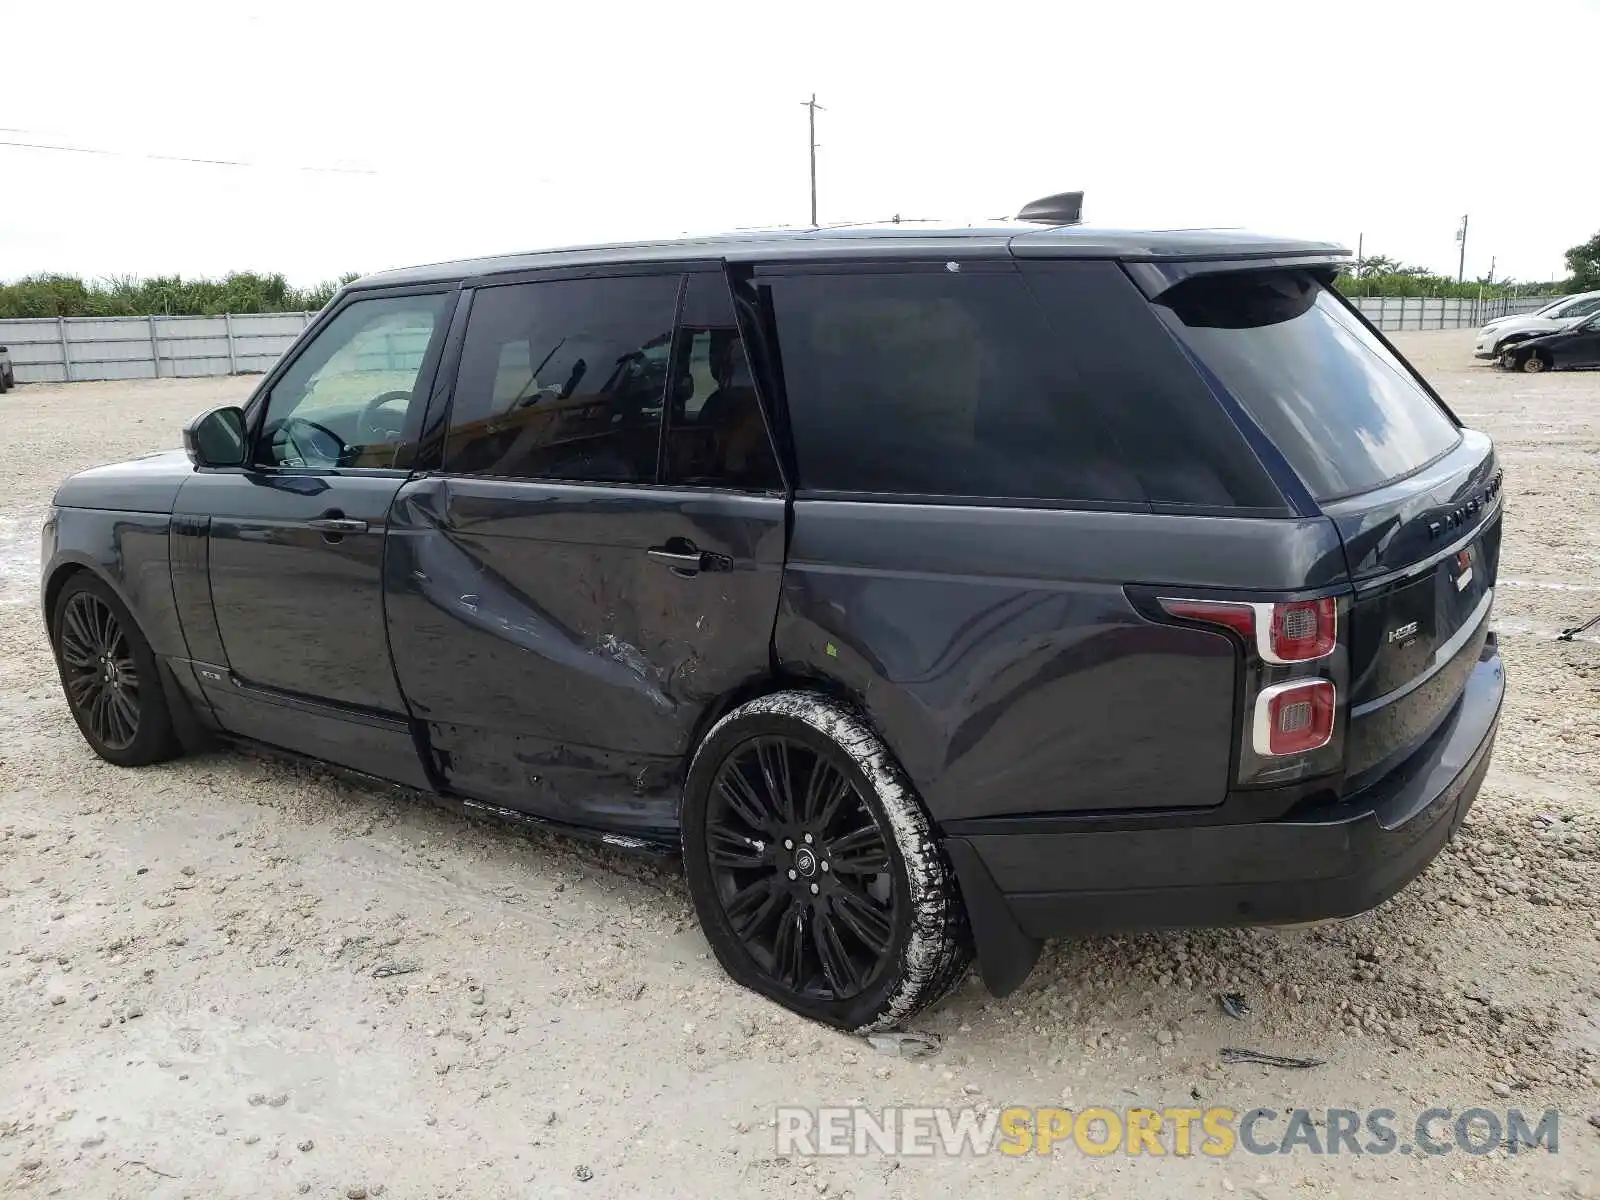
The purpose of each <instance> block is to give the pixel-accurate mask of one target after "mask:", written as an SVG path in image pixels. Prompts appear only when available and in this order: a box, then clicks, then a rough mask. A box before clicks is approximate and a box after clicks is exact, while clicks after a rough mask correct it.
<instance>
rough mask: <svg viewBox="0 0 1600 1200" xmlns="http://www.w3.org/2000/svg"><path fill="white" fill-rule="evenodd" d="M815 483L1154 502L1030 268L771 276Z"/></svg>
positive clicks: (807, 465)
mask: <svg viewBox="0 0 1600 1200" xmlns="http://www.w3.org/2000/svg"><path fill="white" fill-rule="evenodd" d="M762 287H763V290H766V291H767V292H768V295H769V297H770V302H771V304H772V309H773V314H774V317H775V319H776V323H777V329H778V341H779V353H780V357H781V360H782V367H783V376H784V383H785V388H786V390H787V393H788V400H789V420H790V424H791V426H792V429H793V433H794V444H795V456H796V459H797V460H798V462H797V465H798V467H799V472H800V485H801V486H802V487H805V488H808V489H815V490H822V491H847V492H873V493H886V494H898V495H912V496H917V495H921V496H961V497H969V496H970V497H987V498H1000V499H1007V498H1011V499H1044V500H1065V501H1074V500H1076V501H1090V502H1094V501H1099V502H1111V503H1134V504H1138V503H1142V501H1143V494H1142V492H1141V491H1140V489H1139V486H1138V483H1137V481H1136V480H1135V479H1134V478H1133V476H1132V475H1131V474H1130V472H1129V471H1128V470H1127V468H1126V467H1125V466H1124V465H1123V464H1122V461H1121V457H1120V455H1119V454H1118V453H1117V450H1116V447H1115V445H1114V444H1113V442H1112V439H1111V437H1110V435H1109V434H1108V433H1107V432H1106V430H1105V428H1104V427H1103V425H1102V424H1101V422H1100V421H1099V420H1098V419H1097V418H1096V416H1095V414H1094V412H1093V410H1092V406H1091V405H1090V404H1089V403H1088V402H1087V399H1086V397H1085V396H1084V394H1083V389H1082V386H1081V384H1080V383H1079V381H1078V380H1077V379H1076V377H1075V376H1074V375H1073V374H1072V372H1071V371H1070V368H1069V366H1068V364H1066V363H1065V362H1064V361H1063V360H1062V357H1061V355H1060V354H1059V353H1058V351H1057V347H1056V345H1055V342H1054V339H1053V337H1052V335H1051V331H1050V328H1049V325H1048V323H1047V322H1046V321H1045V319H1044V314H1043V313H1042V312H1041V311H1040V310H1039V306H1038V305H1037V304H1036V303H1035V302H1034V300H1033V298H1032V296H1031V295H1030V294H1029V292H1028V289H1027V288H1026V286H1025V285H1024V284H1023V282H1022V279H1021V277H1020V276H1018V275H1017V274H1016V273H1015V271H1013V270H1010V269H1003V270H993V269H990V270H982V269H975V268H973V267H971V266H968V267H967V268H965V269H961V270H957V271H950V270H947V269H946V268H945V266H944V264H934V266H933V269H910V268H908V269H907V270H906V271H904V272H901V271H898V270H892V271H870V272H862V273H841V274H815V275H810V274H806V275H784V276H779V277H776V278H772V279H764V280H762Z"/></svg>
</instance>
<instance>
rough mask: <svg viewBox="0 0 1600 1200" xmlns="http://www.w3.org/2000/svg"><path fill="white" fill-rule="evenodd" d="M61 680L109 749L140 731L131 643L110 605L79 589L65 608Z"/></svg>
mask: <svg viewBox="0 0 1600 1200" xmlns="http://www.w3.org/2000/svg"><path fill="white" fill-rule="evenodd" d="M59 653H60V656H61V676H62V683H63V684H64V685H65V687H66V689H67V700H68V702H69V703H70V704H71V705H72V707H73V710H74V711H75V712H76V713H79V714H81V715H82V720H83V721H84V722H86V723H87V724H88V726H89V729H90V731H91V732H92V733H93V734H94V737H95V740H96V741H98V742H99V743H100V744H101V745H102V746H104V747H105V748H106V749H108V750H113V751H115V750H126V749H127V748H128V747H129V746H131V745H133V740H134V738H136V737H138V736H139V708H140V692H141V688H142V687H143V686H144V681H141V679H140V678H139V667H138V664H137V663H135V662H134V660H133V647H132V646H130V645H129V643H128V637H127V634H126V633H125V632H123V628H122V622H121V621H119V620H118V619H117V615H116V614H115V613H114V612H112V611H111V607H110V605H108V604H106V602H105V601H104V600H102V599H101V598H100V597H98V596H96V595H95V594H94V593H93V592H87V591H83V592H77V593H75V594H74V595H72V596H69V597H68V598H67V601H66V603H65V604H64V605H62V608H61V625H60V635H59Z"/></svg>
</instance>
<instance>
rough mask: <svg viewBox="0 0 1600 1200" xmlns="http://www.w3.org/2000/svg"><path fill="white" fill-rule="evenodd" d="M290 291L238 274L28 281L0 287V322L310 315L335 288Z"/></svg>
mask: <svg viewBox="0 0 1600 1200" xmlns="http://www.w3.org/2000/svg"><path fill="white" fill-rule="evenodd" d="M354 278H355V275H354V274H350V275H345V276H343V277H342V278H341V279H340V280H339V281H338V282H337V283H320V284H318V285H317V286H316V287H312V288H296V287H290V286H289V284H288V281H287V280H285V279H284V277H283V276H282V275H256V274H254V273H252V272H248V271H243V272H237V273H235V274H231V275H226V276H224V277H223V278H221V279H183V278H181V277H180V276H177V275H162V276H157V277H156V278H154V279H137V278H134V277H133V276H124V277H123V278H120V279H116V278H113V279H104V280H94V281H91V282H88V283H85V282H84V281H83V280H82V279H79V278H78V277H77V276H75V275H30V276H29V277H27V278H26V279H19V280H18V281H17V282H16V283H6V284H0V319H3V318H17V317H144V316H150V315H152V314H154V315H156V316H171V317H180V316H215V315H217V314H219V313H272V312H315V311H316V310H317V309H319V308H321V307H322V306H323V305H324V304H326V303H327V302H328V301H329V300H330V299H332V298H333V294H334V292H335V291H337V290H338V289H339V286H340V284H344V283H348V282H349V281H350V280H352V279H354Z"/></svg>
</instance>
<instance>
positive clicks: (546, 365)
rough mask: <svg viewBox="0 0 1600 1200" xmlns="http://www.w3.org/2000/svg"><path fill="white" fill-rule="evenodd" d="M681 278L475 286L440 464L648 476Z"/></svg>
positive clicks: (564, 474) (513, 474)
mask: <svg viewBox="0 0 1600 1200" xmlns="http://www.w3.org/2000/svg"><path fill="white" fill-rule="evenodd" d="M681 284H682V276H681V275H678V274H664V275H640V276H618V277H614V278H602V279H566V280H550V281H543V282H537V283H519V284H506V285H503V286H497V287H488V288H483V289H482V290H480V291H479V292H478V294H477V295H476V296H475V297H474V299H473V302H472V315H471V317H470V318H469V319H468V321H467V335H466V341H465V342H464V344H463V346H462V350H461V368H460V371H459V373H458V374H457V376H456V388H455V399H454V400H453V402H452V404H451V410H450V429H449V433H448V435H447V437H446V441H445V457H444V469H445V470H446V471H449V472H452V473H461V474H470V475H496V476H503V477H507V478H512V479H570V480H583V481H591V482H611V483H653V482H654V481H655V478H656V457H657V452H658V448H659V444H660V434H661V411H662V403H663V399H664V396H665V394H666V383H667V370H668V364H669V360H670V358H671V354H672V326H673V319H674V315H675V313H676V311H677V305H678V289H679V287H680V286H681Z"/></svg>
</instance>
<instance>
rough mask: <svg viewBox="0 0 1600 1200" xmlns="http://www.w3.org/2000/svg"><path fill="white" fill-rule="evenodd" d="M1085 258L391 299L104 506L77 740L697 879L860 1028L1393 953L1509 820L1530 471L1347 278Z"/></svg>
mask: <svg viewBox="0 0 1600 1200" xmlns="http://www.w3.org/2000/svg"><path fill="white" fill-rule="evenodd" d="M1043 208H1044V209H1045V211H1044V212H1043V213H1040V212H1038V211H1034V212H1032V213H1029V214H1026V215H1028V216H1029V217H1030V218H1031V219H1030V220H1026V221H1023V220H1019V221H1018V222H1016V223H1013V224H1006V225H1002V226H997V227H981V228H960V229H925V228H915V227H910V226H896V227H890V228H882V229H839V230H826V229H824V230H816V231H808V232H788V233H775V234H759V235H749V236H743V235H741V236H734V237H725V238H713V239H706V240H685V241H674V242H663V243H654V244H642V245H629V246H604V247H596V248H587V249H575V250H561V251H551V252H547V253H534V254H524V255H518V256H514V257H506V258H492V259H484V260H479V261H468V262H456V263H448V264H443V265H438V266H426V267H420V268H416V269H411V270H401V271H394V272H390V273H386V274H381V275H375V276H371V277H369V278H365V279H361V280H359V281H357V282H355V283H353V284H351V285H349V286H348V287H346V288H344V289H343V291H342V292H341V293H340V294H339V295H338V297H337V298H336V299H335V300H334V302H333V303H332V304H330V305H329V306H328V308H327V309H326V310H325V311H324V312H323V313H322V314H321V315H320V316H319V317H318V319H317V320H316V321H315V322H314V323H313V324H312V326H311V327H310V328H309V329H307V331H306V332H305V334H304V336H303V337H302V338H301V339H300V340H299V341H298V342H297V343H296V345H295V346H294V347H293V348H292V349H291V350H290V351H289V352H288V353H287V354H286V355H285V357H284V358H283V360H282V361H281V362H280V363H279V364H278V366H277V367H276V368H275V369H274V370H272V371H271V372H270V373H269V374H268V375H266V376H265V377H264V378H263V379H262V381H261V383H260V386H259V387H258V388H257V389H256V391H255V393H254V395H253V396H252V397H251V398H250V400H249V401H248V403H246V404H245V405H243V407H242V408H239V407H222V408H217V409H214V410H212V411H210V412H208V413H205V414H202V415H201V416H199V417H197V418H196V419H195V420H194V421H193V422H192V423H191V424H190V426H189V427H188V428H187V430H185V431H184V442H185V448H184V449H183V450H177V451H173V452H169V453H162V454H156V455H153V456H148V457H145V458H140V459H136V460H134V461H132V462H127V463H122V464H119V465H116V466H107V467H101V468H98V469H95V470H90V471H87V472H84V473H82V474H80V475H76V476H74V477H72V478H71V479H69V480H67V481H66V482H65V483H64V484H63V485H62V486H61V488H60V491H59V492H58V493H57V495H56V497H55V506H54V508H53V510H52V512H51V513H50V515H49V517H48V519H47V522H46V525H45V528H44V534H43V540H44V546H43V550H44V553H43V559H42V561H43V563H44V571H43V579H42V591H43V595H42V600H43V605H44V612H45V617H46V620H47V623H48V628H49V632H50V637H51V640H52V643H53V645H54V648H55V654H56V659H57V663H58V665H59V668H60V674H61V679H62V684H63V687H64V690H65V693H66V698H67V700H68V702H69V705H70V707H71V711H72V714H73V716H74V717H75V718H76V720H77V723H78V725H79V727H80V728H81V730H82V732H83V735H84V737H85V738H86V739H87V740H88V742H89V745H90V746H91V747H92V748H93V749H94V751H95V752H97V753H98V754H99V755H100V756H101V757H103V758H105V759H108V760H110V761H111V762H113V763H119V764H123V765H127V766H130V767H132V766H139V765H142V764H146V763H151V762H155V761H157V760H159V759H163V758H166V757H169V756H172V755H175V754H178V753H180V752H182V751H183V750H185V749H187V748H191V747H195V746H200V745H204V744H206V743H207V742H208V741H209V740H210V739H212V738H221V739H223V740H231V739H243V740H248V741H251V742H256V743H265V744H268V745H270V746H273V747H278V748H280V749H282V750H286V751H289V752H293V753H297V754H300V755H306V756H311V757H313V758H316V759H320V760H324V761H327V762H329V763H332V764H336V765H338V766H340V767H343V768H346V769H349V770H353V771H356V772H363V773H366V774H369V775H373V776H378V777H381V778H383V779H386V780H391V781H394V782H398V783H401V784H406V785H411V786H412V787H415V788H419V789H426V790H428V791H432V792H437V793H442V794H444V795H447V796H451V797H455V798H457V799H459V801H460V802H461V803H462V804H464V805H467V806H470V807H472V808H474V809H477V810H480V811H489V812H492V813H495V814H498V815H500V816H502V817H505V818H508V819H511V820H516V821H523V822H532V823H537V824H543V825H546V826H549V827H552V828H555V829H557V830H560V831H563V832H566V833H569V834H575V835H580V836H589V837H594V838H599V839H602V840H605V841H607V842H610V843H611V844H613V845H618V846H622V847H625V848H629V849H632V850H636V851H639V852H644V853H649V852H658V853H663V854H666V853H678V852H681V854H682V858H683V862H684V866H685V870H686V874H687V878H688V882H689V886H690V888H691V891H692V894H693V898H694V903H695V905H696V907H697V909H698V912H699V916H700V919H701V922H702V925H703V928H704V930H705V935H706V937H707V940H708V941H709V943H710V945H711V948H712V949H713V950H714V952H715V953H716V956H717V958H718V959H719V960H720V962H721V963H722V965H723V966H724V967H725V968H726V969H727V970H728V971H729V972H730V973H731V974H732V976H733V977H734V978H735V979H737V980H738V981H740V982H741V983H743V984H745V985H747V986H749V987H751V988H754V989H756V990H758V991H759V992H762V993H764V994H765V995H767V996H769V997H771V998H772V999H774V1000H776V1001H778V1002H779V1003H782V1004H785V1005H788V1006H789V1007H791V1008H793V1009H795V1010H797V1011H799V1012H801V1013H803V1014H806V1015H808V1016H810V1017H813V1018H816V1019H818V1020H821V1021H824V1022H828V1023H831V1024H833V1025H836V1026H839V1027H843V1028H848V1029H871V1028H877V1027H884V1026H889V1025H893V1024H896V1023H898V1022H901V1021H904V1020H905V1019H906V1018H907V1017H909V1016H910V1015H912V1014H913V1013H915V1012H916V1011H918V1010H919V1009H920V1008H921V1007H923V1006H925V1005H927V1004H930V1003H932V1002H933V1001H935V1000H937V999H938V998H939V997H940V996H941V995H942V994H943V993H944V992H945V991H947V990H948V989H949V988H950V987H951V986H952V985H953V984H954V983H955V982H956V981H958V980H959V979H960V978H961V977H962V976H963V974H964V973H965V971H966V969H967V967H968V965H969V963H970V962H971V961H972V957H973V955H974V954H975V955H976V959H977V963H978V966H979V969H980V971H981V974H982V976H983V979H984V981H985V982H986V984H987V985H988V987H989V988H990V989H991V990H992V991H993V992H995V993H996V994H1001V995H1003V994H1005V993H1006V992H1008V991H1010V990H1011V989H1014V988H1015V987H1017V986H1018V984H1019V983H1020V982H1021V981H1022V980H1023V979H1024V978H1025V977H1026V976H1027V974H1028V973H1029V971H1030V970H1031V968H1032V966H1033V964H1034V962H1035V960H1036V957H1037V955H1038V952H1039V947H1040V942H1041V940H1042V939H1045V938H1049V937H1056V936H1064V935H1071V934H1075V933H1080V932H1083V931H1104V930H1134V929H1149V928H1159V927H1169V926H1193V925H1227V924H1239V923H1261V922H1289V921H1302V920H1308V919H1314V918H1326V917H1335V916H1342V915H1348V914H1353V913H1356V912H1359V911H1362V910H1364V909H1367V908H1369V907H1371V906H1373V905H1375V904H1377V903H1379V902H1380V901H1382V900H1384V899H1385V898H1387V897H1388V896H1390V895H1392V894H1393V893H1395V892H1396V891H1398V890H1399V889H1400V888H1402V887H1404V886H1405V884H1406V883H1407V882H1408V881H1410V880H1411V879H1412V878H1413V877H1414V876H1415V875H1416V874H1417V873H1418V872H1419V871H1421V870H1422V869H1423V867H1424V866H1425V865H1426V864H1427V863H1428V861H1429V860H1430V859H1431V858H1432V857H1433V856H1434V855H1435V854H1436V853H1437V852H1438V851H1439V849H1440V847H1441V846H1442V845H1443V844H1444V843H1445V842H1446V840H1447V839H1448V838H1449V837H1451V836H1452V834H1453V833H1454V831H1455V830H1456V828H1457V826H1458V825H1459V824H1460V822H1461V821H1462V819H1463V816H1464V815H1465V813H1466V811H1467V808H1468V806H1469V805H1470V804H1471V803H1472V801H1473V798H1474V796H1475V795H1476V793H1477V790H1478V787H1479V784H1480V781H1481V780H1482V778H1483V775H1484V772H1485V770H1486V768H1487V766H1488V762H1489V755H1490V750H1491V747H1492V743H1493V740H1494V734H1495V728H1496V723H1497V720H1498V716H1499V710H1500V704H1501V698H1502V694H1503V690H1504V682H1503V675H1502V670H1501V664H1500V659H1499V656H1498V653H1497V650H1496V647H1495V639H1494V635H1493V633H1492V632H1491V631H1490V628H1489V613H1490V606H1491V602H1492V599H1493V595H1494V582H1495V573H1496V567H1497V558H1498V552H1499V547H1500V531H1501V511H1502V495H1501V471H1500V467H1499V465H1498V464H1497V461H1496V456H1495V451H1494V448H1493V446H1492V444H1491V443H1490V440H1489V439H1488V438H1487V437H1485V436H1484V435H1482V434H1481V433H1477V432H1474V431H1472V430H1469V429H1465V428H1463V427H1462V426H1461V424H1460V422H1459V421H1458V420H1457V419H1456V418H1455V416H1453V415H1452V413H1451V412H1450V410H1449V409H1448V407H1447V406H1446V405H1445V404H1444V403H1443V402H1442V401H1441V400H1440V398H1439V397H1438V396H1437V395H1436V394H1435V393H1434V392H1433V390H1432V389H1431V388H1430V387H1429V385H1428V383H1427V382H1426V381H1425V380H1424V379H1423V378H1421V377H1420V376H1419V375H1418V374H1417V373H1416V372H1415V371H1414V370H1413V369H1412V368H1411V367H1410V366H1409V365H1408V364H1407V363H1406V362H1405V360H1404V359H1403V358H1402V357H1401V355H1400V354H1398V353H1397V352H1396V351H1395V349H1394V348H1393V347H1392V346H1391V345H1390V344H1389V343H1388V342H1387V341H1386V340H1385V338H1384V337H1383V335H1382V334H1381V333H1379V332H1377V331H1376V330H1375V329H1373V327H1372V326H1371V325H1370V324H1368V323H1367V322H1366V321H1364V320H1363V319H1362V317H1361V316H1360V314H1358V313H1357V312H1355V311H1353V309H1352V308H1351V307H1350V306H1349V305H1348V304H1346V303H1345V302H1344V301H1343V300H1342V299H1341V298H1340V297H1339V294H1338V293H1337V292H1336V291H1334V290H1333V288H1332V287H1331V281H1332V278H1333V275H1334V272H1335V270H1336V269H1337V267H1338V266H1339V265H1340V264H1341V263H1342V262H1343V261H1344V256H1345V252H1344V251H1342V250H1341V249H1340V248H1339V247H1336V246H1332V245H1326V244H1321V243H1313V242H1301V241H1288V240H1281V239H1272V238H1264V237H1255V236H1248V235H1244V234H1240V233H1234V232H1216V233H1211V232H1194V231H1186V232H1181V233H1172V232H1107V231H1101V230H1094V229H1090V228H1087V227H1084V226H1081V225H1076V224H1072V223H1070V222H1071V216H1070V214H1068V213H1065V212H1061V211H1056V210H1054V209H1052V206H1050V205H1048V204H1047V205H1044V206H1043Z"/></svg>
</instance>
